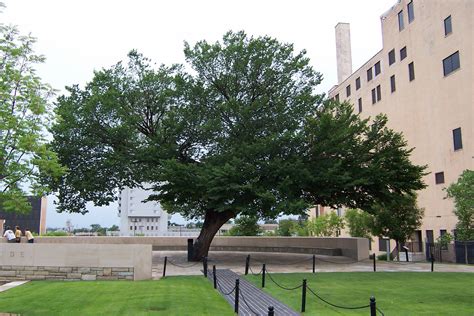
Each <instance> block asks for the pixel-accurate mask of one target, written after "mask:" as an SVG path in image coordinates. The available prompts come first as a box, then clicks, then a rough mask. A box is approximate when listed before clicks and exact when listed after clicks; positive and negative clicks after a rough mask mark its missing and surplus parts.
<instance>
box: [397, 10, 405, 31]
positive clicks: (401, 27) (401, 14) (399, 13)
mask: <svg viewBox="0 0 474 316" xmlns="http://www.w3.org/2000/svg"><path fill="white" fill-rule="evenodd" d="M404 28H405V25H404V24H403V10H402V11H400V12H398V30H399V31H402V30H403V29H404Z"/></svg>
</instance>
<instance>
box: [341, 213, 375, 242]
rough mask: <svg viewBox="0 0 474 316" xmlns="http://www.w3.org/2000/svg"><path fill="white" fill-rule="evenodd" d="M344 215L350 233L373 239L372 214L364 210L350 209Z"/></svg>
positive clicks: (354, 235) (353, 235)
mask: <svg viewBox="0 0 474 316" xmlns="http://www.w3.org/2000/svg"><path fill="white" fill-rule="evenodd" d="M344 216H345V220H346V224H347V228H349V234H350V235H351V236H352V237H363V238H368V239H369V240H372V234H371V228H372V226H373V220H374V218H373V216H372V215H371V214H369V213H367V212H364V211H362V210H357V209H349V210H347V211H346V213H345V215H344Z"/></svg>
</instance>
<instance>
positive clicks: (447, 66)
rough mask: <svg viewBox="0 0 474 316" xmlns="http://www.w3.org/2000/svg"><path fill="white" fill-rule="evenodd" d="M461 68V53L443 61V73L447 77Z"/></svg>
mask: <svg viewBox="0 0 474 316" xmlns="http://www.w3.org/2000/svg"><path fill="white" fill-rule="evenodd" d="M459 67H461V63H460V61H459V51H457V52H455V53H454V54H452V55H451V56H449V57H446V58H445V59H443V72H444V76H445V77H446V76H447V75H449V74H450V73H452V72H453V71H455V70H456V69H459Z"/></svg>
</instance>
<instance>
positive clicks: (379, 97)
mask: <svg viewBox="0 0 474 316" xmlns="http://www.w3.org/2000/svg"><path fill="white" fill-rule="evenodd" d="M381 99H382V92H381V91H380V85H378V86H377V101H380V100H381Z"/></svg>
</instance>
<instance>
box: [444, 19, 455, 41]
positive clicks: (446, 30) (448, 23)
mask: <svg viewBox="0 0 474 316" xmlns="http://www.w3.org/2000/svg"><path fill="white" fill-rule="evenodd" d="M452 32H453V26H452V25H451V16H448V17H447V18H446V19H444V36H446V35H449V34H451V33H452Z"/></svg>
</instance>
